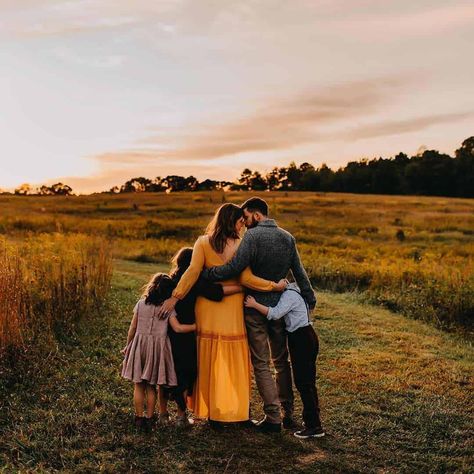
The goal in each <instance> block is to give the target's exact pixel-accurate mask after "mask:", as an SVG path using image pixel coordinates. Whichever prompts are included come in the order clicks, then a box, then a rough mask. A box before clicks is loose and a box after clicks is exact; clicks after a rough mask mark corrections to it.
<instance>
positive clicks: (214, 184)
mask: <svg viewBox="0 0 474 474" xmlns="http://www.w3.org/2000/svg"><path fill="white" fill-rule="evenodd" d="M218 187H219V181H214V180H213V179H205V180H204V181H203V182H202V183H199V184H198V187H197V189H198V191H214V190H215V189H218Z"/></svg>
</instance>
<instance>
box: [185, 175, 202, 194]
mask: <svg viewBox="0 0 474 474" xmlns="http://www.w3.org/2000/svg"><path fill="white" fill-rule="evenodd" d="M198 186H199V181H198V180H197V179H196V178H195V177H194V176H188V177H187V178H186V179H185V180H184V190H185V191H196V190H197V189H198Z"/></svg>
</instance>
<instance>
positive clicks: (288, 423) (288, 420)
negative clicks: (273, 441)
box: [282, 416, 301, 431]
mask: <svg viewBox="0 0 474 474" xmlns="http://www.w3.org/2000/svg"><path fill="white" fill-rule="evenodd" d="M282 424H283V428H284V429H285V430H294V431H296V430H299V429H300V428H301V425H300V424H298V423H297V422H296V421H295V419H294V418H293V417H291V416H285V417H283V423H282Z"/></svg>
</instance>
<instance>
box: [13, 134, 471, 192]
mask: <svg viewBox="0 0 474 474" xmlns="http://www.w3.org/2000/svg"><path fill="white" fill-rule="evenodd" d="M212 190H224V191H237V190H245V191H279V190H281V191H323V192H345V193H360V194H418V195H426V196H453V197H455V196H456V197H474V136H472V137H470V138H468V139H466V140H464V142H463V143H462V145H461V147H460V148H459V149H457V150H456V152H455V156H454V157H451V156H450V155H447V154H444V153H440V152H439V151H437V150H425V151H423V152H422V153H419V154H417V155H415V156H411V157H409V156H408V155H406V154H405V153H399V154H398V155H396V156H395V157H394V158H374V159H372V160H368V159H362V160H359V161H351V162H349V163H348V164H347V165H346V166H344V167H341V168H339V169H338V170H337V171H333V170H332V169H330V168H329V167H328V166H327V165H325V164H322V165H321V166H320V167H318V168H316V167H314V166H313V165H312V164H310V163H303V164H301V165H300V166H296V164H295V163H291V164H290V165H289V166H287V167H275V168H273V169H272V170H271V171H270V172H269V173H266V174H262V173H260V172H259V171H252V170H250V169H248V168H246V169H244V170H243V171H242V173H241V174H240V177H239V178H238V179H237V180H236V181H235V182H230V181H215V180H212V179H206V180H204V181H201V182H200V181H198V180H197V179H196V178H195V177H194V176H188V177H184V176H178V175H170V176H166V177H165V178H162V177H160V176H158V177H156V178H154V179H149V178H144V177H138V178H132V179H130V180H128V181H127V182H126V183H124V184H123V185H121V186H114V187H113V188H111V189H110V190H109V191H106V192H107V193H135V192H166V193H171V192H178V191H212ZM15 194H21V195H27V194H39V195H57V194H59V195H69V194H72V189H71V188H70V187H69V186H68V185H65V184H63V183H57V184H55V185H53V186H50V187H48V186H41V187H40V188H38V189H36V190H33V189H32V188H31V186H30V185H28V184H24V185H22V186H20V188H18V189H16V190H15Z"/></svg>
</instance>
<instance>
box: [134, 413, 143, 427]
mask: <svg viewBox="0 0 474 474" xmlns="http://www.w3.org/2000/svg"><path fill="white" fill-rule="evenodd" d="M133 424H134V425H135V428H137V429H138V430H143V429H145V424H146V418H145V417H144V416H138V415H135V420H134V422H133Z"/></svg>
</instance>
